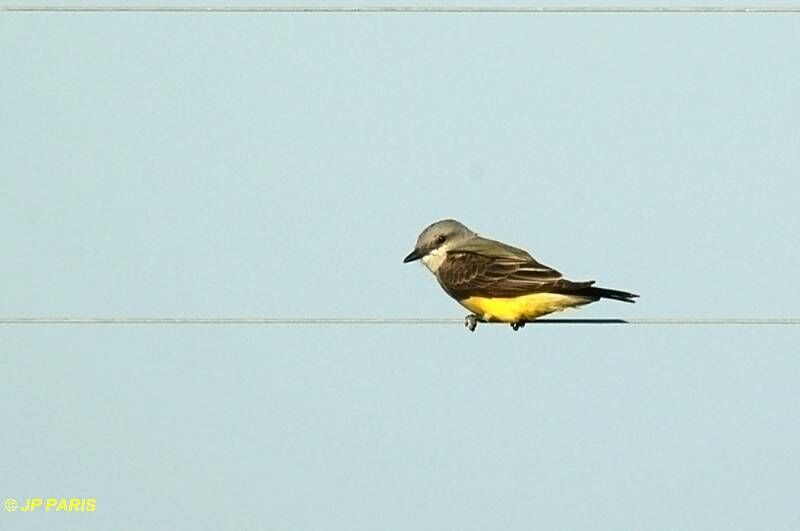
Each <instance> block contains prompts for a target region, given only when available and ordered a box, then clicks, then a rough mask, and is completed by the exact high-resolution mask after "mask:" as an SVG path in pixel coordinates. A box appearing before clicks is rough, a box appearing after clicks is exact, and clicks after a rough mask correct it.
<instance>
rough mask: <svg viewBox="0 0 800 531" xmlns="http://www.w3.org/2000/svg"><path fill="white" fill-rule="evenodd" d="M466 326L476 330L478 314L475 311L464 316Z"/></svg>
mask: <svg viewBox="0 0 800 531" xmlns="http://www.w3.org/2000/svg"><path fill="white" fill-rule="evenodd" d="M464 326H466V327H467V328H468V329H469V331H470V332H474V331H475V327H476V326H478V316H477V315H475V314H474V313H471V314H469V315H468V316H466V317H465V318H464Z"/></svg>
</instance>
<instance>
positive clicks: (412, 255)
mask: <svg viewBox="0 0 800 531" xmlns="http://www.w3.org/2000/svg"><path fill="white" fill-rule="evenodd" d="M423 256H425V253H423V252H421V251H420V250H419V249H414V250H413V251H411V253H409V255H408V256H406V257H405V258H403V263H404V264H407V263H409V262H413V261H414V260H419V259H420V258H422V257H423Z"/></svg>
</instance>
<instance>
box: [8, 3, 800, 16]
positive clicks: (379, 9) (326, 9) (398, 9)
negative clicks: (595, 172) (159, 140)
mask: <svg viewBox="0 0 800 531" xmlns="http://www.w3.org/2000/svg"><path fill="white" fill-rule="evenodd" d="M0 11H6V12H84V13H87V12H95V13H102V12H122V13H124V12H146V13H534V14H535V13H539V14H545V13H723V14H724V13H728V14H735V13H740V14H741V13H796V14H800V6H761V7H759V6H750V7H746V6H738V7H737V6H683V7H681V6H674V7H667V6H605V7H603V6H412V5H394V6H391V5H390V6H225V5H208V6H166V5H165V6H145V5H121V6H102V5H85V6H58V5H39V6H36V5H33V6H23V5H17V6H14V5H7V6H2V5H0Z"/></svg>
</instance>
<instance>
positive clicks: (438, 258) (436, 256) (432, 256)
mask: <svg viewBox="0 0 800 531" xmlns="http://www.w3.org/2000/svg"><path fill="white" fill-rule="evenodd" d="M446 257H447V251H445V250H444V249H441V248H439V249H434V250H433V251H431V252H429V253H428V254H426V255H425V256H423V257H422V262H423V263H424V264H425V267H427V268H428V269H430V271H431V273H436V271H438V270H439V267H440V266H441V265H442V262H444V259H445V258H446Z"/></svg>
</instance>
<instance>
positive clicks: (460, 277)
mask: <svg viewBox="0 0 800 531" xmlns="http://www.w3.org/2000/svg"><path fill="white" fill-rule="evenodd" d="M526 254H527V253H526ZM436 276H437V278H438V280H439V283H440V284H441V285H442V287H443V288H444V290H445V291H446V292H447V293H449V294H450V295H451V296H452V297H455V298H456V299H458V300H463V299H465V298H467V297H517V296H520V295H527V294H530V293H540V292H564V291H571V290H574V289H580V288H585V287H588V286H591V285H592V284H593V282H571V281H569V280H566V279H564V278H563V277H562V276H561V273H559V272H558V271H556V270H555V269H552V268H550V267H547V266H546V265H543V264H540V263H539V262H537V261H536V260H534V259H533V258H532V257H530V255H527V257H510V256H504V257H497V256H484V255H481V254H477V253H472V252H461V251H457V252H449V253H447V259H446V260H444V262H442V265H441V266H440V267H439V269H438V271H437V272H436Z"/></svg>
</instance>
